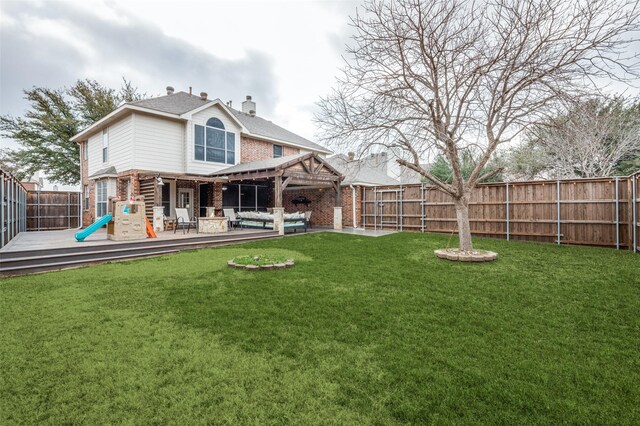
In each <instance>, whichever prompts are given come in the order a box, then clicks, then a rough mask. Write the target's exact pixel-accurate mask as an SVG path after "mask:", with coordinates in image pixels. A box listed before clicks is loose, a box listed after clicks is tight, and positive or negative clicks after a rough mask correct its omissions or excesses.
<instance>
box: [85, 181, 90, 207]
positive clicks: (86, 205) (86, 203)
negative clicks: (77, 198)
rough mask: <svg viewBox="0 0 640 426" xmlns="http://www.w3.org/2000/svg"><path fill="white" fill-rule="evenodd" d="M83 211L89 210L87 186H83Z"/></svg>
mask: <svg viewBox="0 0 640 426" xmlns="http://www.w3.org/2000/svg"><path fill="white" fill-rule="evenodd" d="M84 210H85V211H87V210H89V185H85V186H84Z"/></svg>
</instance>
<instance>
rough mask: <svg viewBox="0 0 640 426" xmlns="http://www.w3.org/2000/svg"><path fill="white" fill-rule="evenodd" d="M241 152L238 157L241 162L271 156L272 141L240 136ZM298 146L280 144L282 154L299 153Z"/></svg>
mask: <svg viewBox="0 0 640 426" xmlns="http://www.w3.org/2000/svg"><path fill="white" fill-rule="evenodd" d="M241 143H242V153H241V157H240V162H241V163H248V162H250V161H257V160H265V159H268V158H273V143H271V142H265V141H261V140H258V139H253V138H248V137H245V136H242V137H241ZM299 153H300V150H299V149H298V148H292V147H289V146H286V145H283V146H282V155H283V156H287V155H293V154H299Z"/></svg>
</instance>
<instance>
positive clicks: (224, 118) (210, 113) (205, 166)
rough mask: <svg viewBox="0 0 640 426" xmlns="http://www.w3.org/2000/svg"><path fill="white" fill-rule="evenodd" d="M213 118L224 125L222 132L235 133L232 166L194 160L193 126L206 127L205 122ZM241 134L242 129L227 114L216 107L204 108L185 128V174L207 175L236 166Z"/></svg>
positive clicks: (239, 152)
mask: <svg viewBox="0 0 640 426" xmlns="http://www.w3.org/2000/svg"><path fill="white" fill-rule="evenodd" d="M212 117H215V118H217V119H219V120H220V121H221V122H222V124H223V125H224V130H225V131H227V132H231V133H235V137H234V138H235V152H234V157H235V158H234V160H235V161H234V162H233V163H232V164H224V162H223V163H211V162H207V161H198V160H196V159H195V158H196V153H195V135H194V130H195V126H196V125H198V126H206V124H207V120H209V119H210V118H212ZM241 132H242V128H241V127H240V126H238V124H237V123H236V122H235V121H234V120H233V119H231V117H229V115H227V113H226V112H225V111H224V110H223V109H222V108H221V107H220V106H218V105H215V106H212V107H210V108H206V109H204V110H202V111H200V112H198V113H196V114H194V115H193V117H191V120H189V122H188V123H187V127H186V135H187V136H186V138H187V141H188V143H187V144H186V149H185V155H186V158H187V161H186V165H187V170H186V172H187V173H194V174H209V173H214V172H217V171H219V170H222V169H225V168H227V167H230V166H232V165H234V164H238V163H239V162H240V158H241V154H242V153H241V149H242V147H241V146H240V133H241Z"/></svg>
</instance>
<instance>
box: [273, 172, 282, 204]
mask: <svg viewBox="0 0 640 426" xmlns="http://www.w3.org/2000/svg"><path fill="white" fill-rule="evenodd" d="M273 179H274V182H275V188H274V194H273V195H274V198H273V199H274V205H273V207H282V176H275V177H274V178H273Z"/></svg>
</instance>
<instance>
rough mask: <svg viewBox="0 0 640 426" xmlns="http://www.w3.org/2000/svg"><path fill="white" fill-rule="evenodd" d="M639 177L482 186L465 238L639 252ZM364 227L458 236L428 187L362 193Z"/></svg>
mask: <svg viewBox="0 0 640 426" xmlns="http://www.w3.org/2000/svg"><path fill="white" fill-rule="evenodd" d="M639 193H640V172H639V173H636V174H635V175H632V176H628V177H612V178H597V179H570V180H548V181H535V182H504V183H491V184H481V185H478V187H477V188H475V189H474V191H473V193H472V196H471V202H470V205H469V218H470V222H471V224H470V225H471V232H472V233H473V234H475V235H482V236H487V237H494V238H506V239H507V240H527V241H539V242H549V243H553V242H555V243H557V244H585V245H598V246H609V247H616V248H618V249H619V248H628V249H630V250H634V251H640V241H639V240H640V218H638V215H639V214H640V213H639V212H640V200H639V199H638V198H639ZM361 198H362V217H361V224H362V225H363V226H364V227H365V228H366V229H397V230H406V231H421V232H447V233H451V232H454V231H457V221H456V212H455V207H454V203H453V199H452V197H451V196H450V195H448V194H446V193H444V192H442V191H440V190H439V189H437V188H435V187H433V186H431V185H428V184H415V185H399V186H385V187H369V188H363V189H362V194H361Z"/></svg>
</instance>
